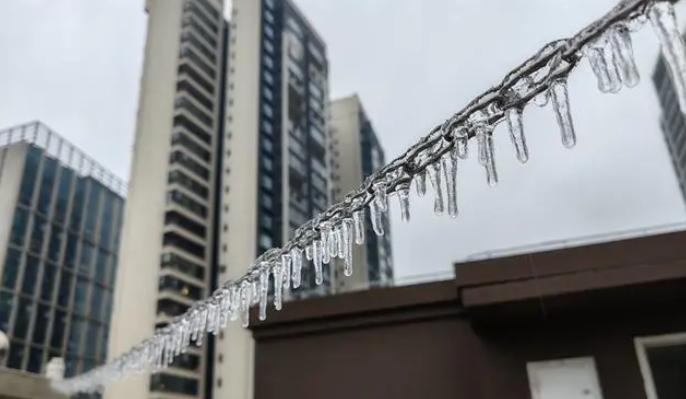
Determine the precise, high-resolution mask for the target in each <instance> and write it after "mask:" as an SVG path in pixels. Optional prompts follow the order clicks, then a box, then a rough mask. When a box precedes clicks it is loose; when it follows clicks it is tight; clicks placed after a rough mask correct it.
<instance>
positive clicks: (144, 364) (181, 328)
mask: <svg viewBox="0 0 686 399" xmlns="http://www.w3.org/2000/svg"><path fill="white" fill-rule="evenodd" d="M652 4H653V2H652V1H648V0H628V1H623V2H622V4H620V6H619V7H617V8H616V9H613V10H612V12H611V13H610V15H609V16H608V17H604V18H602V19H599V20H598V21H596V22H594V23H593V24H592V25H589V27H587V28H585V29H583V30H581V31H580V33H579V34H578V35H577V36H575V37H574V38H572V39H564V40H561V41H556V42H552V43H550V44H548V45H546V47H544V49H542V51H541V52H539V53H537V54H536V55H534V56H533V57H532V58H531V59H530V60H527V61H526V62H525V64H523V66H525V67H528V66H531V65H541V64H538V62H539V61H541V60H545V57H547V55H546V54H550V53H546V52H545V51H544V50H545V49H546V48H552V49H554V50H553V52H556V51H558V50H559V49H560V48H563V50H561V51H560V52H558V54H557V55H556V56H559V55H560V54H562V55H563V56H564V58H562V61H563V62H562V65H563V66H562V67H561V68H558V69H557V70H556V74H553V75H551V74H550V73H549V72H550V71H548V72H545V71H544V72H540V70H541V69H542V68H539V67H538V66H536V67H535V68H538V69H537V70H534V71H531V70H527V69H526V68H522V67H517V68H516V69H514V70H513V71H512V72H511V74H508V75H507V77H506V80H504V81H503V82H506V81H507V79H509V78H511V77H513V79H511V80H509V81H508V82H511V81H512V80H516V81H517V84H519V82H520V81H521V80H523V79H524V78H525V75H531V76H537V78H536V79H533V86H531V87H530V88H529V89H527V90H528V91H527V90H524V91H522V93H521V95H520V96H515V97H512V98H510V97H508V96H507V95H506V94H505V93H507V92H509V88H510V87H508V86H507V85H506V84H505V83H502V84H501V85H499V86H497V87H494V88H495V89H496V90H494V91H487V92H485V93H483V94H482V95H480V96H479V97H478V98H476V99H475V100H474V101H472V102H470V103H469V104H468V105H467V107H465V108H464V109H463V110H461V111H459V112H458V113H457V114H455V115H454V116H452V117H451V119H450V121H451V123H455V124H456V125H457V126H467V127H468V128H469V129H474V128H475V126H476V124H474V123H473V120H472V119H471V116H472V115H473V114H475V113H478V112H480V111H481V110H484V108H483V106H484V105H488V104H490V105H493V104H497V105H498V107H487V108H488V109H486V113H487V114H488V118H486V120H483V119H480V120H481V121H482V122H484V123H486V124H490V123H493V122H494V120H495V118H499V117H500V116H502V112H507V110H508V109H510V108H512V107H513V106H514V107H522V106H524V104H523V103H521V102H518V100H522V99H523V100H525V101H532V102H538V100H539V99H546V97H544V96H543V95H539V96H537V97H534V98H533V99H532V100H526V99H527V98H530V94H531V90H538V91H539V92H540V89H541V88H542V87H545V86H549V85H550V84H551V83H550V82H549V79H553V81H554V80H555V79H559V78H564V77H566V76H567V75H568V74H569V72H570V71H571V69H572V68H573V67H574V66H576V64H577V62H578V59H577V57H576V54H578V52H579V51H580V50H581V46H583V45H584V43H591V42H597V41H598V38H599V37H601V35H605V36H604V40H605V43H606V44H607V43H608V42H607V41H608V40H609V41H610V43H611V47H609V46H608V47H603V51H606V49H607V48H610V49H611V50H612V51H611V55H610V56H607V55H603V57H604V58H603V59H604V60H607V59H610V60H611V61H612V64H614V65H615V66H616V67H617V69H616V70H617V71H618V75H619V80H620V81H621V83H622V84H623V85H625V86H630V85H631V84H632V77H631V76H630V75H629V74H627V72H630V71H629V70H625V69H624V68H625V67H626V66H627V65H628V66H631V65H629V64H628V63H626V62H625V59H628V58H626V57H625V55H626V54H627V53H623V51H624V50H627V49H630V46H628V45H627V46H626V47H625V48H622V47H621V45H626V44H627V43H628V44H630V42H628V41H625V42H618V41H617V40H618V39H622V40H625V39H626V38H629V39H630V37H628V36H625V37H623V38H622V37H615V36H612V35H615V33H614V32H610V30H611V29H615V28H616V27H617V26H618V25H622V24H626V26H627V27H628V29H629V30H630V31H633V30H634V28H635V26H637V24H636V23H635V22H636V21H638V22H641V23H642V21H643V19H644V18H642V15H637V13H638V14H640V13H642V12H645V11H646V10H647V9H649V8H650V6H651V5H652ZM655 7H664V8H668V11H670V9H671V6H670V5H669V4H667V5H666V6H662V5H658V6H655ZM620 12H621V15H620ZM652 12H653V13H656V14H660V12H657V11H655V9H653V10H652ZM662 14H664V13H662ZM662 18H664V16H663V15H662V16H661V15H658V16H657V17H656V18H654V19H655V21H653V24H654V25H656V24H657V27H656V28H657V29H656V31H658V35H660V29H663V30H665V29H664V28H665V26H663V25H660V24H663V23H664V22H665V21H662ZM666 19H667V20H669V15H667V18H666ZM609 23H611V24H613V25H609ZM667 23H668V24H667V25H669V21H667ZM671 23H672V26H673V29H672V30H673V31H676V26H675V22H674V21H673V15H672V22H671ZM598 28H600V29H598ZM620 33H621V32H620ZM673 33H674V32H673ZM663 34H664V35H665V36H669V32H668V29H667V33H666V34H665V32H663ZM672 36H673V37H671V38H669V37H668V39H670V40H671V42H672V44H671V45H667V46H665V45H664V43H663V50H664V49H665V47H667V49H666V50H670V46H671V47H674V46H673V43H674V42H677V43H678V44H680V45H682V46H683V43H682V40H681V38H680V37H678V36H679V35H678V33H675V34H674V35H672ZM598 43H600V42H598ZM671 50H674V49H673V48H671ZM675 51H676V53H678V54H681V55H682V60H681V61H678V60H677V61H676V62H672V66H670V68H671V72H670V73H672V74H673V76H677V79H680V80H681V82H680V83H679V81H677V82H676V83H675V85H676V86H677V90H678V91H680V92H681V93H682V94H683V93H684V92H686V90H684V87H686V85H685V84H684V82H685V80H684V78H683V76H680V74H675V73H674V72H675V70H676V71H683V70H684V68H683V67H681V68H679V64H680V65H682V66H683V65H685V64H686V62H684V61H683V53H684V50H683V48H682V49H679V48H676V50H675ZM678 54H677V55H678ZM559 59H560V58H559V57H558V60H559ZM553 60H554V59H553ZM565 63H567V65H569V66H570V68H566V69H565V67H564V64H565ZM553 64H555V63H554V62H552V64H551V63H548V64H547V65H553ZM668 65H669V64H668ZM674 65H676V67H674ZM553 66H555V65H553ZM553 69H554V68H553ZM673 80H676V79H675V78H674V77H673ZM679 88H681V89H679ZM547 93H550V94H552V91H551V90H548V91H547ZM549 98H550V99H552V96H549ZM683 98H684V96H683V95H682V96H681V97H680V106H681V107H682V108H684V107H683V104H684V101H683ZM494 99H495V100H497V101H496V102H493V101H492V100H494ZM558 108H560V107H556V109H558ZM567 109H568V107H567ZM557 114H558V112H557V110H556V115H557ZM560 115H563V116H564V113H560ZM477 119H478V118H477ZM562 119H565V118H564V117H563V118H562ZM566 119H568V120H569V121H570V122H571V118H566ZM442 126H445V124H444V125H441V127H442ZM570 126H571V124H570ZM436 129H440V127H437V128H436ZM435 133H436V130H435V129H434V130H431V132H430V133H429V134H427V135H426V136H425V137H423V138H422V139H421V140H420V141H419V142H417V143H416V144H415V145H414V146H413V147H412V148H411V149H409V150H408V152H406V153H405V155H403V157H402V158H404V157H405V156H407V158H405V159H402V158H401V157H399V158H398V159H396V160H395V161H393V162H392V163H390V164H389V165H387V166H385V167H383V168H382V170H380V172H379V173H378V174H375V175H373V176H372V177H371V178H370V180H369V181H370V182H371V183H372V190H373V189H374V188H373V184H374V183H375V182H377V181H384V183H385V185H386V187H387V188H388V187H395V188H397V187H398V186H397V183H398V181H397V177H393V176H391V174H392V172H393V171H395V170H400V169H395V168H396V167H397V166H401V168H402V170H403V173H407V174H408V177H409V178H411V179H414V180H418V179H417V178H416V177H415V176H416V172H415V171H416V168H417V167H421V168H424V167H425V166H426V165H428V164H431V163H433V162H436V161H437V159H438V160H439V162H440V156H439V155H437V153H435V151H438V150H440V149H442V148H441V147H440V146H439V147H436V146H435V144H437V143H438V141H437V140H442V139H443V138H444V137H445V135H443V134H435ZM470 133H471V132H470ZM441 136H442V137H441ZM465 143H466V140H465ZM456 144H457V142H456ZM419 158H423V160H422V161H420V162H418V161H417V160H418V159H419ZM391 167H392V169H387V168H391ZM389 177H391V178H390V179H389ZM368 195H369V186H365V187H363V188H360V189H358V190H356V191H355V192H353V193H351V194H349V196H350V198H351V199H352V201H349V202H348V203H347V204H345V205H342V203H339V204H336V205H334V206H332V207H330V209H329V210H328V211H325V212H324V213H323V216H322V221H329V220H334V221H335V222H336V223H340V222H341V219H340V218H339V216H340V215H347V214H349V212H351V211H352V209H355V208H358V209H359V208H360V207H362V206H364V205H363V204H366V203H367V200H368ZM331 210H334V211H336V212H330V211H331ZM341 211H342V212H341ZM310 222H312V223H309V225H308V227H307V229H303V230H302V231H301V232H300V233H298V232H296V234H295V235H294V237H293V239H291V240H290V241H289V243H288V244H286V245H285V246H284V249H279V251H280V252H278V251H277V252H278V253H277V254H276V255H274V256H272V257H269V259H267V262H266V267H267V270H271V268H272V266H274V265H276V264H278V263H279V260H280V255H281V254H282V253H284V251H290V249H291V248H293V246H294V245H299V246H300V248H309V247H310V245H311V243H312V240H315V239H318V238H319V235H318V232H319V220H316V221H310ZM353 224H354V220H353ZM341 226H342V225H341ZM353 227H354V226H353ZM341 228H342V227H341ZM313 231H315V232H317V233H316V235H315V234H314V233H313ZM303 232H306V233H303ZM353 232H354V230H353ZM336 234H337V233H336ZM342 239H343V238H341V239H339V238H336V239H335V240H336V242H337V244H340V241H341V240H342ZM344 247H345V245H344ZM340 249H341V248H340V245H337V246H336V252H337V256H343V258H344V259H345V255H341V250H340ZM322 251H323V248H322ZM312 255H313V253H312V250H311V249H310V256H309V258H310V259H312V258H313V256H312ZM291 262H292V265H291V268H292V269H293V268H295V258H292V261H291ZM259 270H262V268H261V267H260V269H258V270H257V271H249V272H248V273H247V274H246V275H244V276H243V277H241V278H240V279H238V280H237V281H236V282H230V283H227V284H226V285H225V286H224V287H225V289H226V290H227V291H228V292H229V295H225V292H224V291H222V292H221V293H219V294H217V293H214V294H213V295H212V296H211V297H210V298H207V299H205V300H203V301H201V302H200V303H199V304H198V305H197V306H195V305H194V306H193V307H191V309H189V311H188V312H187V313H186V314H185V315H180V316H178V317H177V318H175V319H174V320H173V321H172V322H171V323H170V324H169V326H167V327H163V328H159V329H157V330H156V331H155V335H154V336H153V337H152V338H150V339H147V340H145V341H143V342H142V343H141V344H139V345H137V346H135V347H133V348H132V349H131V350H129V351H128V352H126V353H125V354H123V355H121V356H119V357H118V358H116V359H114V360H113V361H111V362H109V363H107V364H106V365H104V366H101V367H98V368H96V369H93V370H91V371H89V372H87V373H84V374H82V375H79V376H76V377H74V378H70V379H68V380H64V381H60V382H54V383H55V384H57V386H58V387H59V388H60V390H65V391H66V392H69V393H76V392H80V391H82V392H96V391H98V390H99V389H100V388H101V387H103V386H104V385H106V384H107V383H109V382H111V381H114V380H117V379H120V378H123V377H124V376H126V375H127V374H130V373H138V372H141V371H145V370H146V369H147V368H152V369H155V370H159V369H162V368H164V367H166V366H168V365H170V364H171V363H172V362H173V360H174V356H175V355H176V354H177V353H182V352H183V351H184V350H185V349H186V348H187V347H188V345H189V343H190V341H194V342H196V344H198V341H196V340H194V339H193V338H197V340H199V341H200V342H202V339H203V338H202V337H203V335H204V333H205V331H208V332H211V333H217V332H218V331H219V330H221V328H223V327H224V326H225V323H226V319H227V311H226V310H227V308H228V309H229V312H228V313H229V314H230V315H229V317H230V318H231V319H232V320H236V319H238V318H239V317H240V315H241V314H243V315H244V313H242V312H241V310H244V309H241V305H240V303H241V301H240V299H241V296H240V295H239V292H240V290H239V289H238V288H239V287H241V286H245V284H243V283H244V282H246V284H247V285H248V286H250V287H251V288H250V289H248V290H247V291H249V292H251V293H252V294H251V295H250V296H251V299H250V300H249V302H251V303H253V302H254V301H259V300H261V296H262V295H261V292H260V290H259V284H258V280H259ZM251 273H252V274H251ZM292 285H295V283H294V282H293V283H292ZM256 286H257V287H256ZM223 289H224V288H222V290H223ZM258 294H259V295H258ZM258 297H259V298H258ZM229 298H231V299H230V300H229ZM211 306H214V309H213V311H212V313H211V314H210V312H208V311H207V310H208V308H210V307H211ZM203 312H204V313H203ZM203 314H204V315H205V318H204V320H205V324H204V325H202V323H203V321H202V315H203Z"/></svg>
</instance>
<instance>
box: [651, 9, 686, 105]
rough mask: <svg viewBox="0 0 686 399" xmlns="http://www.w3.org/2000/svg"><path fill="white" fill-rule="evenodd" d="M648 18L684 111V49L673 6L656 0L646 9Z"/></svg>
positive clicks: (685, 85) (685, 50)
mask: <svg viewBox="0 0 686 399" xmlns="http://www.w3.org/2000/svg"><path fill="white" fill-rule="evenodd" d="M648 18H649V19H650V23H651V24H652V26H653V30H654V31H655V34H656V35H657V38H658V40H659V41H660V47H661V49H662V55H663V57H664V59H665V63H666V64H667V69H668V70H669V75H670V76H671V78H672V83H673V84H674V89H675V90H676V94H677V99H678V100H679V108H680V109H681V112H682V113H686V49H684V39H683V38H682V37H681V33H680V32H679V27H678V26H677V23H676V15H675V14H674V6H673V5H672V4H671V3H669V2H667V1H658V2H656V3H654V4H653V5H652V6H651V7H650V9H649V10H648Z"/></svg>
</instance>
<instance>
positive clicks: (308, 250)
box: [305, 245, 314, 261]
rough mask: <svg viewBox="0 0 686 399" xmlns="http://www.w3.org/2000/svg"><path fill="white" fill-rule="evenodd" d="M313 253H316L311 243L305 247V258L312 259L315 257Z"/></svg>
mask: <svg viewBox="0 0 686 399" xmlns="http://www.w3.org/2000/svg"><path fill="white" fill-rule="evenodd" d="M312 255H314V252H313V247H312V246H311V245H308V246H306V247H305V259H307V260H310V261H311V260H312V259H313V256H312Z"/></svg>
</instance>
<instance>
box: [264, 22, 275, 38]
mask: <svg viewBox="0 0 686 399" xmlns="http://www.w3.org/2000/svg"><path fill="white" fill-rule="evenodd" d="M264 35H265V36H267V37H268V38H270V39H273V38H274V29H273V28H272V27H271V26H269V25H264Z"/></svg>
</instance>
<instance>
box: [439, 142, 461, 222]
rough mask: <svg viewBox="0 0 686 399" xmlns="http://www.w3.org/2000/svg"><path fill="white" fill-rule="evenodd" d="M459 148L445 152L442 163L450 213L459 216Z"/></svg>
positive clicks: (452, 216)
mask: <svg viewBox="0 0 686 399" xmlns="http://www.w3.org/2000/svg"><path fill="white" fill-rule="evenodd" d="M457 159H458V156H457V149H456V148H453V149H451V150H450V151H448V152H446V153H445V154H443V156H442V157H441V163H442V164H443V173H444V174H445V191H446V194H447V198H448V215H449V216H450V217H451V218H456V217H457Z"/></svg>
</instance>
